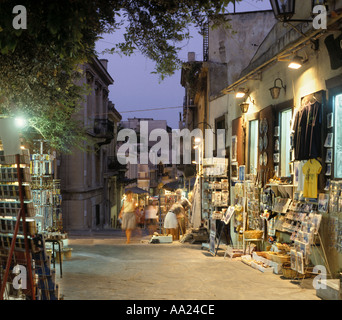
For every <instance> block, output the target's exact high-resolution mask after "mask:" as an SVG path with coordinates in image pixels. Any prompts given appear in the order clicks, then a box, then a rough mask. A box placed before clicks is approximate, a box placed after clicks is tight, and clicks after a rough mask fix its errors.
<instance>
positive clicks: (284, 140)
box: [279, 109, 292, 177]
mask: <svg viewBox="0 0 342 320" xmlns="http://www.w3.org/2000/svg"><path fill="white" fill-rule="evenodd" d="M291 118H292V109H286V110H284V111H281V112H280V119H279V120H280V176H281V177H289V176H290V175H291V172H290V160H291V159H290V150H291V145H290V132H291Z"/></svg>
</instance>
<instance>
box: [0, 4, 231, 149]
mask: <svg viewBox="0 0 342 320" xmlns="http://www.w3.org/2000/svg"><path fill="white" fill-rule="evenodd" d="M230 2H234V0H197V1H195V0H168V1H165V0H140V1H136V0H112V1H111V0H58V1H46V0H34V1H32V0H23V1H20V2H17V1H11V0H0V75H1V77H0V113H2V114H5V115H10V116H12V115H17V114H23V115H24V116H25V117H26V118H27V119H28V120H29V122H30V125H31V127H33V128H35V129H36V130H37V131H38V132H39V133H40V134H41V135H42V136H43V137H44V138H46V139H47V140H49V141H50V143H51V145H52V147H54V148H56V149H58V150H60V151H70V148H71V147H72V146H75V145H76V146H80V145H81V142H82V141H84V138H85V136H86V132H85V129H84V128H83V129H82V125H81V124H79V123H78V120H77V117H74V116H73V115H74V114H75V113H77V111H78V108H79V106H80V103H81V101H82V97H84V96H85V94H86V93H87V88H86V87H83V86H81V85H79V82H78V80H79V79H80V77H81V76H82V74H81V72H80V70H79V69H78V68H79V66H80V65H81V64H83V63H85V62H89V61H91V59H92V58H93V57H94V56H95V54H96V53H95V42H96V41H97V40H98V39H99V38H100V37H101V35H102V34H104V33H114V32H115V30H117V29H118V28H120V27H122V26H124V28H125V34H124V39H125V41H124V42H121V43H116V44H115V46H114V47H113V48H108V51H109V52H113V53H114V52H119V53H123V54H126V55H130V54H132V53H133V52H134V51H135V50H139V51H141V53H142V54H144V55H145V56H146V57H148V58H149V59H151V60H153V61H155V63H156V70H155V72H156V73H158V74H159V75H160V76H161V78H163V77H165V76H169V75H172V74H173V72H174V71H175V70H176V69H177V68H178V67H179V66H180V61H179V59H178V57H177V53H178V51H179V49H180V48H179V47H177V45H179V43H181V42H182V41H183V40H185V39H187V38H189V37H190V35H189V32H188V27H189V25H190V24H194V25H195V26H196V27H198V28H199V29H200V28H201V27H202V26H203V24H204V23H205V22H206V21H207V19H208V17H210V19H211V21H213V22H214V24H219V23H222V22H223V21H224V17H223V16H222V13H223V12H224V10H225V8H226V7H227V5H228V4H229V3H230ZM18 4H20V5H21V6H24V8H25V9H26V17H27V20H26V29H20V28H19V29H16V28H15V27H14V25H13V21H14V19H15V18H16V17H17V18H18V19H19V14H22V12H15V13H13V12H12V10H13V8H14V7H15V6H17V5H18ZM18 19H17V20H18ZM17 22H18V23H19V24H20V23H21V24H22V25H23V22H24V21H22V20H20V19H19V21H17ZM114 36H115V35H114Z"/></svg>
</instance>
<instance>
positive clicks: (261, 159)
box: [259, 153, 263, 166]
mask: <svg viewBox="0 0 342 320" xmlns="http://www.w3.org/2000/svg"><path fill="white" fill-rule="evenodd" d="M262 162H263V158H262V153H260V156H259V165H261V166H262Z"/></svg>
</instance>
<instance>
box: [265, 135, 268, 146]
mask: <svg viewBox="0 0 342 320" xmlns="http://www.w3.org/2000/svg"><path fill="white" fill-rule="evenodd" d="M267 145H268V139H267V135H266V134H265V136H264V149H266V148H267Z"/></svg>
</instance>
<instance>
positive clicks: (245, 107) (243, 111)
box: [240, 102, 249, 113]
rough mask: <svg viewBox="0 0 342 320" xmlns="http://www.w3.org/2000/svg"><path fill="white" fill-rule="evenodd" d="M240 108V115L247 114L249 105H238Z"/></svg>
mask: <svg viewBox="0 0 342 320" xmlns="http://www.w3.org/2000/svg"><path fill="white" fill-rule="evenodd" d="M240 108H241V112H242V113H247V112H248V108H249V103H248V102H242V103H240Z"/></svg>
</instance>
